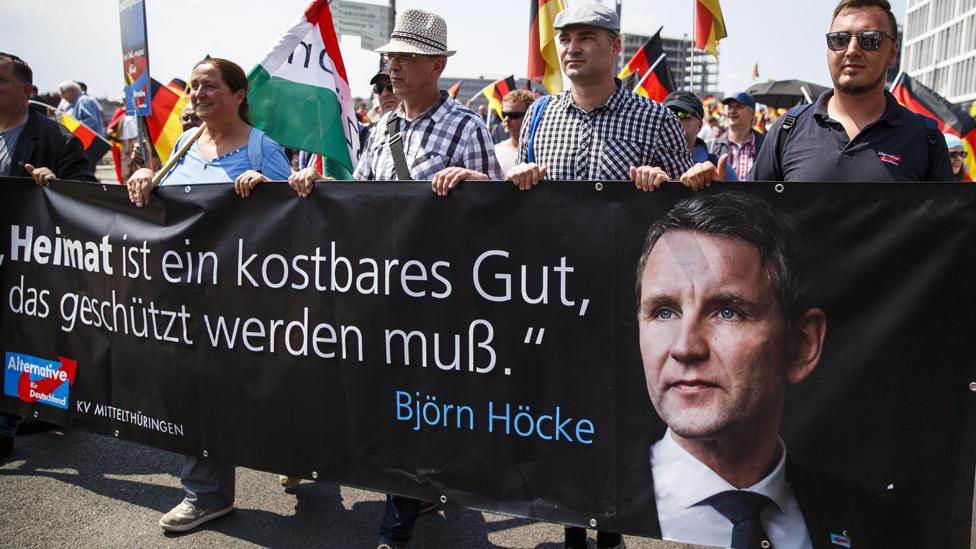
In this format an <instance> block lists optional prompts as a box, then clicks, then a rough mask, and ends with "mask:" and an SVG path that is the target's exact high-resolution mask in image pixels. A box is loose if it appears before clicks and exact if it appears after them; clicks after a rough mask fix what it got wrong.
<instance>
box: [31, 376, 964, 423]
mask: <svg viewBox="0 0 976 549" xmlns="http://www.w3.org/2000/svg"><path fill="white" fill-rule="evenodd" d="M969 390H970V391H972V392H974V393H976V381H973V382H972V383H970V384H969ZM34 417H37V412H34Z"/></svg>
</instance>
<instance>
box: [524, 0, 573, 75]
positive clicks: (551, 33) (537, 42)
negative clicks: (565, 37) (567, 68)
mask: <svg viewBox="0 0 976 549" xmlns="http://www.w3.org/2000/svg"><path fill="white" fill-rule="evenodd" d="M564 9H566V5H565V4H564V3H563V0H529V64H528V71H527V74H528V78H529V80H533V81H535V82H539V83H540V84H542V86H543V87H544V88H546V91H548V92H549V93H552V94H555V93H559V92H561V91H562V90H563V73H562V71H561V70H560V68H559V53H558V52H557V51H556V29H554V28H552V23H553V21H555V19H556V14H558V13H559V12H561V11H563V10H564Z"/></svg>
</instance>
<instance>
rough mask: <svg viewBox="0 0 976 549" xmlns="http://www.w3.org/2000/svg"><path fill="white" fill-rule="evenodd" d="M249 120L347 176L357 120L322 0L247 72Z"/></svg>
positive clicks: (329, 171)
mask: <svg viewBox="0 0 976 549" xmlns="http://www.w3.org/2000/svg"><path fill="white" fill-rule="evenodd" d="M247 79H248V82H249V83H250V91H249V92H248V94H247V99H248V102H249V103H250V104H251V122H252V123H253V125H254V127H256V128H259V129H261V130H264V132H265V133H267V134H268V136H269V137H271V138H272V139H274V140H275V141H277V142H278V143H279V144H281V145H282V146H285V147H291V148H293V149H298V150H302V151H309V152H314V153H318V154H321V155H322V156H323V157H325V164H326V165H325V173H326V174H327V175H330V176H332V177H335V178H336V179H352V172H353V171H354V170H355V168H356V160H357V159H356V149H357V147H358V146H359V123H358V122H357V120H356V111H355V110H354V108H353V103H352V94H351V93H350V91H349V77H348V76H346V66H345V64H344V63H343V62H342V54H341V53H340V52H339V41H338V40H337V39H336V33H335V27H334V25H333V24H332V13H331V12H330V11H329V2H328V0H315V1H314V2H312V3H311V4H309V6H308V7H307V8H305V13H304V14H302V16H301V17H299V18H298V21H296V22H295V24H294V25H292V27H291V28H290V29H288V30H287V31H286V32H285V34H284V35H282V37H281V38H280V39H278V43H277V44H275V45H274V47H272V48H271V51H270V52H268V54H267V55H265V57H264V60H262V61H261V63H260V64H258V65H257V66H255V67H254V68H253V69H251V72H250V74H248V76H247Z"/></svg>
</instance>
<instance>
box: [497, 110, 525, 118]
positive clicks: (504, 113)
mask: <svg viewBox="0 0 976 549" xmlns="http://www.w3.org/2000/svg"><path fill="white" fill-rule="evenodd" d="M524 116H525V111H502V118H511V119H512V120H518V119H519V118H522V117H524Z"/></svg>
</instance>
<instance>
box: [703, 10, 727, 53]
mask: <svg viewBox="0 0 976 549" xmlns="http://www.w3.org/2000/svg"><path fill="white" fill-rule="evenodd" d="M726 36H728V33H726V32H725V18H724V17H722V6H720V5H719V3H718V0H695V47H696V48H698V49H700V50H704V51H707V52H708V53H710V54H712V55H714V56H715V57H718V41H719V40H721V39H723V38H725V37H726Z"/></svg>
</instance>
